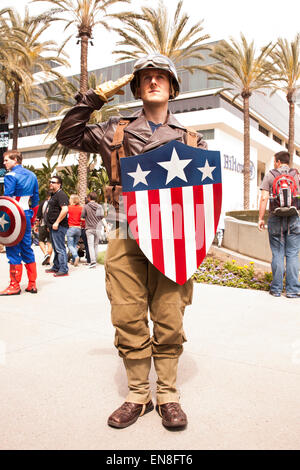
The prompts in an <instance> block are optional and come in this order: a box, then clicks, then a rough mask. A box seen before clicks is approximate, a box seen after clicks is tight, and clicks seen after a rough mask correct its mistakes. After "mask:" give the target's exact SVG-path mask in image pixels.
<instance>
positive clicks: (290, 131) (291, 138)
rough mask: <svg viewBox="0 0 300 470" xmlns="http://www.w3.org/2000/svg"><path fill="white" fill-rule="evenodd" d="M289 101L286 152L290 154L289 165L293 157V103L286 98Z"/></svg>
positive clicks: (291, 163)
mask: <svg viewBox="0 0 300 470" xmlns="http://www.w3.org/2000/svg"><path fill="white" fill-rule="evenodd" d="M288 102H289V108H290V109H289V111H290V112H289V142H288V152H289V154H290V166H291V167H292V166H293V157H294V150H295V103H294V101H293V99H290V100H288Z"/></svg>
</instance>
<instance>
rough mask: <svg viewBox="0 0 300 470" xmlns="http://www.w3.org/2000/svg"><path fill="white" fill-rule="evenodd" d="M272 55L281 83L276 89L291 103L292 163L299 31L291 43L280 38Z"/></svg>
mask: <svg viewBox="0 0 300 470" xmlns="http://www.w3.org/2000/svg"><path fill="white" fill-rule="evenodd" d="M271 57H272V59H273V61H274V65H275V68H276V75H277V78H278V80H279V84H278V85H276V84H275V85H274V89H275V91H276V90H282V91H283V92H284V93H285V94H286V99H287V102H288V103H289V141H288V151H289V154H290V156H291V160H290V164H291V165H292V163H293V156H294V149H295V101H296V96H297V93H298V91H299V89H300V34H299V33H298V34H297V35H296V37H295V39H294V40H293V41H292V42H291V43H289V42H288V41H287V40H286V39H282V38H279V39H278V40H277V44H276V47H275V49H274V50H273V51H272V54H271Z"/></svg>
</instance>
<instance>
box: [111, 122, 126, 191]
mask: <svg viewBox="0 0 300 470" xmlns="http://www.w3.org/2000/svg"><path fill="white" fill-rule="evenodd" d="M129 123H130V121H128V120H127V119H120V121H119V122H118V125H117V128H116V130H115V133H114V136H113V140H112V144H111V148H112V152H111V178H110V182H111V184H119V183H120V175H119V169H118V159H119V158H123V157H125V151H124V146H123V140H124V129H125V128H126V127H127V126H128V124H129Z"/></svg>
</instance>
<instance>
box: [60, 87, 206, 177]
mask: <svg viewBox="0 0 300 470" xmlns="http://www.w3.org/2000/svg"><path fill="white" fill-rule="evenodd" d="M76 99H77V105H75V106H74V107H73V108H72V109H71V110H70V111H69V112H68V113H67V114H66V116H65V117H64V119H63V121H62V123H61V126H60V129H59V131H58V133H57V136H56V138H57V141H58V142H59V143H60V144H62V145H64V146H66V147H69V148H71V149H74V150H81V151H84V152H89V153H98V154H100V155H101V158H102V161H103V165H104V166H105V168H106V170H107V174H108V177H109V179H111V165H110V158H111V152H112V140H113V136H114V134H115V130H116V127H117V124H118V122H119V120H120V119H121V118H122V119H128V120H129V121H130V124H128V126H127V127H126V129H125V132H124V150H125V155H126V156H132V155H139V154H141V153H145V152H147V151H149V150H153V149H155V148H157V147H160V146H161V145H164V144H166V143H168V142H170V141H171V140H178V141H179V142H183V143H186V138H187V133H186V129H185V127H183V126H182V125H181V124H179V122H178V121H177V120H176V119H175V117H174V115H173V114H171V113H169V114H168V119H167V122H166V123H165V124H164V125H162V126H160V127H159V128H158V129H156V131H155V132H154V133H153V134H152V131H151V128H150V126H149V124H148V121H147V119H146V117H145V114H144V112H143V110H142V111H140V112H138V113H135V114H132V115H129V116H122V117H121V118H120V117H112V118H110V119H109V120H108V121H106V122H103V123H99V124H93V125H91V124H87V122H88V121H89V118H90V115H91V113H92V112H93V111H94V110H95V109H100V108H101V107H102V106H103V104H104V103H103V101H102V100H101V99H100V97H99V96H98V95H97V94H96V93H95V92H94V91H93V90H92V89H91V90H89V91H88V92H87V93H86V94H85V95H83V94H82V93H78V94H77V95H76ZM198 147H200V148H203V149H207V144H206V142H205V141H204V140H203V138H202V135H201V134H199V133H198ZM119 174H120V171H119Z"/></svg>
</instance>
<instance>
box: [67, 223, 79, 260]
mask: <svg viewBox="0 0 300 470" xmlns="http://www.w3.org/2000/svg"><path fill="white" fill-rule="evenodd" d="M80 235H81V228H80V227H69V228H68V231H67V241H68V248H69V250H70V252H71V255H72V261H73V262H74V261H75V258H78V251H77V243H78V241H79V238H80Z"/></svg>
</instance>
